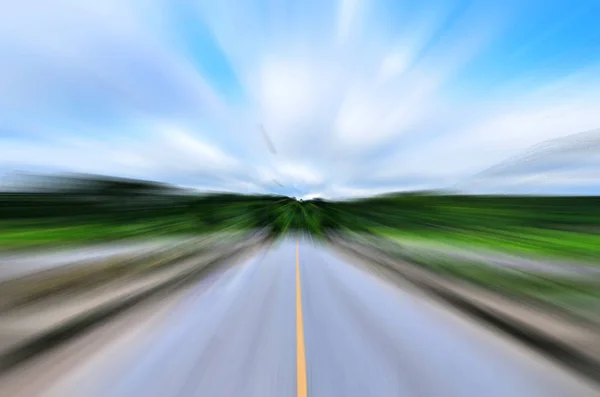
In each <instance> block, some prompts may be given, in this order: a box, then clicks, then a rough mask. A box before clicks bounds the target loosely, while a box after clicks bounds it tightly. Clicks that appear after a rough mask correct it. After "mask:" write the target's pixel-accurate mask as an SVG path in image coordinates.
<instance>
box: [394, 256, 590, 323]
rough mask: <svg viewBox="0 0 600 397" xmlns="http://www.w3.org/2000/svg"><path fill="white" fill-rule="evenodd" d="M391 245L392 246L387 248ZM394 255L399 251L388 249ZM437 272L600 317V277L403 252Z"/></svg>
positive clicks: (574, 312) (483, 286)
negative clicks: (537, 271) (569, 275)
mask: <svg viewBox="0 0 600 397" xmlns="http://www.w3.org/2000/svg"><path fill="white" fill-rule="evenodd" d="M388 249H389V248H388ZM388 253H389V254H390V255H392V256H397V255H398V253H393V252H391V251H388ZM402 259H404V260H409V261H410V262H412V263H415V264H417V265H419V266H422V267H425V268H428V269H430V270H432V271H434V272H436V273H437V274H440V275H443V276H446V277H450V278H454V279H458V280H462V281H464V282H467V283H470V284H473V285H476V286H478V287H482V288H485V289H488V290H493V291H496V292H499V293H502V294H504V295H507V296H511V297H513V298H517V299H520V300H523V301H524V302H527V301H529V302H540V303H544V304H546V305H550V306H553V307H555V308H557V309H560V310H563V311H565V312H568V313H570V314H572V315H576V316H580V317H583V318H588V319H594V320H596V321H600V317H599V315H598V313H600V278H595V279H594V278H591V279H590V278H583V279H571V278H570V279H566V278H562V277H560V276H551V275H540V274H534V273H529V272H524V271H520V270H517V269H508V268H499V267H494V266H489V265H486V264H484V263H478V262H475V261H465V260H456V259H450V258H447V257H445V258H441V257H431V256H427V257H424V256H423V257H421V256H418V255H414V254H412V255H410V256H409V255H406V254H404V255H402Z"/></svg>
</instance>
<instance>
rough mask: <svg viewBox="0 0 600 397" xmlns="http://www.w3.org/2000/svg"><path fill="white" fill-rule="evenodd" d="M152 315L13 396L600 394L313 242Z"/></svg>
mask: <svg viewBox="0 0 600 397" xmlns="http://www.w3.org/2000/svg"><path fill="white" fill-rule="evenodd" d="M298 275H299V277H298ZM148 312H149V313H147V314H145V315H140V316H138V317H139V318H137V319H136V320H135V321H130V323H127V324H123V325H121V326H120V328H119V329H118V330H116V331H115V330H113V333H112V334H111V335H112V336H111V337H110V338H105V340H103V342H102V343H101V344H99V346H98V347H97V348H95V349H92V348H91V347H90V346H92V345H93V343H85V339H84V340H83V341H81V340H80V341H76V342H74V343H79V344H80V345H79V346H80V347H79V348H76V349H75V350H76V351H79V356H80V357H78V358H77V359H76V360H75V359H73V358H71V361H72V362H71V363H69V364H67V363H65V362H64V361H60V360H58V359H55V360H54V361H53V360H52V359H51V356H49V357H48V358H47V359H46V360H47V364H46V365H47V366H54V369H53V370H54V372H49V373H51V374H52V375H51V376H48V375H47V376H46V377H45V378H44V376H43V375H42V374H39V377H40V378H39V379H38V380H37V385H38V386H37V387H35V388H34V387H30V388H24V387H21V388H20V389H19V390H18V391H17V390H16V389H15V388H16V387H17V386H13V390H12V391H11V394H10V395H11V396H24V395H26V394H23V393H28V394H27V395H35V396H43V397H82V396H85V397H137V396H139V397H176V396H177V397H193V396H215V397H216V396H219V397H230V396H236V397H238V396H244V397H254V396H256V397H287V396H290V397H292V396H297V397H305V396H310V397H366V396H370V397H379V396H381V397H384V396H385V397H390V396H406V397H417V396H418V397H470V396H473V397H481V396H486V397H496V396H498V397H506V396H510V397H520V396H523V397H536V396H540V397H553V396H556V397H558V396H565V397H567V396H568V397H579V396H596V395H598V394H596V391H595V390H594V389H593V388H592V386H591V385H589V384H588V383H586V382H585V381H584V380H582V379H579V378H578V377H576V376H575V375H573V374H571V373H569V372H567V371H565V370H563V369H562V368H560V367H558V366H557V365H556V364H553V363H550V362H548V361H545V360H544V359H542V358H541V357H540V356H538V355H536V354H535V353H533V352H530V351H528V350H527V349H525V348H524V347H522V346H520V345H517V344H515V343H514V342H512V341H510V340H508V339H507V338H505V337H504V336H502V335H501V334H499V333H496V332H494V331H493V330H490V329H487V328H484V327H483V326H481V325H479V324H477V323H475V322H473V321H472V320H470V319H468V318H466V317H463V316H462V315H460V314H459V313H457V312H454V311H452V310H450V309H448V308H445V307H442V306H441V305H440V304H439V303H436V302H434V301H431V300H429V299H427V298H426V297H424V296H422V295H421V294H420V293H418V292H416V291H412V290H410V289H409V288H407V289H399V288H397V287H394V286H392V285H388V284H387V283H386V282H384V281H382V280H380V279H379V278H377V277H376V276H374V275H371V274H369V273H367V272H366V271H364V270H362V269H361V268H359V267H356V266H354V265H352V264H349V263H347V262H346V261H344V260H343V259H341V258H340V257H337V256H335V255H334V253H333V252H332V251H329V250H327V249H325V248H322V247H318V246H314V245H312V244H311V243H308V242H300V243H299V244H297V243H296V241H294V240H287V241H284V242H282V243H280V244H279V245H277V246H275V247H273V248H272V249H270V250H269V251H266V252H263V253H261V254H260V255H258V256H257V257H254V258H252V259H249V260H246V261H245V262H244V263H242V264H240V265H238V266H234V267H231V268H229V269H227V270H224V271H222V272H220V273H218V274H216V275H214V276H212V279H211V280H210V283H208V282H207V281H206V280H205V281H203V282H202V283H199V284H198V285H197V286H195V287H193V288H190V289H187V290H186V291H184V292H182V293H180V294H178V295H177V296H175V297H171V298H170V299H169V300H168V304H167V303H165V304H164V305H163V306H162V307H161V308H160V310H158V309H157V310H155V311H152V310H149V311H148ZM144 316H146V317H144ZM96 344H98V343H96ZM85 349H89V351H86V350H85ZM63 354H64V353H63ZM72 354H73V355H77V353H76V352H74V353H72ZM53 363H54V364H53ZM61 366H62V368H61ZM37 371H41V370H40V369H38V370H37ZM14 376H17V378H18V376H19V373H16V374H13V377H14ZM34 376H35V375H34V374H27V373H26V372H23V373H22V374H21V381H25V382H27V380H30V382H35V380H34V379H33V378H34ZM42 378H44V379H42ZM12 381H13V383H14V382H15V379H13V380H12ZM0 382H2V380H1V379H0ZM14 385H18V382H16V383H14ZM4 392H7V390H4ZM0 394H2V388H0ZM7 395H8V394H7Z"/></svg>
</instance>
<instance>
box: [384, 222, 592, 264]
mask: <svg viewBox="0 0 600 397" xmlns="http://www.w3.org/2000/svg"><path fill="white" fill-rule="evenodd" d="M372 231H373V232H374V233H375V234H377V235H381V236H385V237H388V238H391V239H393V240H395V241H398V242H402V241H407V242H409V241H413V242H418V243H444V244H449V245H453V246H456V247H461V248H467V249H468V248H484V249H490V250H495V251H504V252H509V253H515V254H526V255H527V254H534V255H540V256H551V257H556V258H565V259H579V260H591V261H593V260H598V259H600V248H599V247H600V234H589V233H581V232H572V231H562V230H547V229H534V228H519V229H516V228H515V229H508V230H493V231H490V230H481V231H444V230H432V229H429V230H422V231H417V230H411V231H405V230H399V229H390V228H374V229H372Z"/></svg>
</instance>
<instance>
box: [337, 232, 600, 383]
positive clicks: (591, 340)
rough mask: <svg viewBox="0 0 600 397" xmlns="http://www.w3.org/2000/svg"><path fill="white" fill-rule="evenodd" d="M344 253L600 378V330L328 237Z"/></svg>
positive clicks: (390, 278) (393, 279)
mask: <svg viewBox="0 0 600 397" xmlns="http://www.w3.org/2000/svg"><path fill="white" fill-rule="evenodd" d="M329 241H330V243H331V244H332V245H333V247H334V248H337V249H338V250H339V251H341V252H342V253H348V254H351V255H352V256H353V257H354V258H359V259H362V260H364V265H365V266H367V267H370V269H369V270H371V271H373V272H375V273H379V275H380V276H382V277H383V278H385V279H386V280H389V281H391V282H406V281H408V282H409V283H411V284H413V285H415V286H416V287H418V288H419V289H420V290H423V291H425V292H427V293H428V294H430V295H432V296H434V297H436V298H438V299H441V300H442V301H443V302H446V303H448V304H450V305H452V306H454V307H456V308H458V309H459V310H461V311H463V312H465V313H467V314H469V315H471V316H473V317H475V318H476V319H479V320H480V321H483V322H485V323H488V324H491V325H493V326H494V327H495V328H497V329H500V330H502V331H504V332H505V333H507V334H509V335H511V336H512V337H514V338H516V339H517V340H519V341H521V342H524V343H526V344H527V345H528V346H530V347H532V348H534V349H535V350H537V351H539V352H541V353H543V354H544V355H546V356H547V357H550V358H552V359H554V360H556V361H558V362H560V363H561V364H563V365H566V366H568V367H570V368H572V369H574V370H576V371H577V372H579V373H581V374H583V375H585V376H586V377H588V378H590V379H592V380H594V381H596V382H600V330H599V329H598V328H597V327H594V326H593V325H592V324H590V323H585V322H582V321H573V319H571V318H566V317H564V316H561V315H560V314H559V313H556V312H554V311H552V310H544V309H543V308H542V307H533V306H529V305H525V304H524V303H523V302H520V301H518V300H515V299H512V298H510V297H508V296H505V295H502V294H499V293H495V292H492V291H489V290H486V289H484V288H480V287H477V286H475V285H471V284H467V283H462V282H460V281H459V280H453V279H449V278H447V277H443V276H440V275H438V274H436V273H435V272H433V271H430V270H428V269H425V268H422V267H419V266H418V265H415V264H412V263H410V262H407V261H403V260H400V259H398V258H394V257H392V256H391V255H388V254H386V252H384V251H383V250H381V249H378V248H376V247H373V246H370V245H367V244H365V243H359V242H355V241H349V240H346V239H344V238H343V237H340V236H330V237H329Z"/></svg>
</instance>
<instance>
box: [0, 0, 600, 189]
mask: <svg viewBox="0 0 600 397" xmlns="http://www.w3.org/2000/svg"><path fill="white" fill-rule="evenodd" d="M534 3H535V4H534ZM534 3H529V4H528V5H520V4H517V3H512V2H499V1H498V2H496V1H490V2H469V3H465V2H462V1H452V0H444V1H441V0H440V1H433V2H427V4H422V3H418V2H412V1H406V2H396V1H391V0H381V1H378V2H366V1H361V0H339V1H316V0H307V1H304V2H283V1H281V2H280V1H275V2H273V1H259V0H252V1H236V0H227V1H222V2H207V1H200V0H198V1H186V2H173V1H167V0H147V1H141V0H119V1H117V0H105V1H103V2H94V1H91V0H83V1H74V0H49V1H47V2H43V3H40V2H33V1H31V0H23V1H20V2H17V3H11V4H10V5H7V6H6V7H5V9H4V12H3V13H2V15H0V51H2V53H3V62H2V63H1V64H0V87H1V88H2V91H1V94H0V171H4V172H9V171H12V170H21V171H39V170H43V171H53V170H57V171H76V172H95V173H104V174H113V175H118V176H128V177H144V178H149V179H158V180H162V181H166V182H171V183H179V184H183V185H186V186H196V187H199V188H202V187H203V186H204V187H205V188H206V189H212V190H214V189H219V188H221V189H224V190H230V191H236V189H239V191H243V192H252V191H255V192H277V193H283V194H290V195H295V196H298V197H307V196H314V195H318V194H320V195H323V196H327V197H344V196H354V195H356V194H369V192H371V193H380V192H385V191H389V190H407V189H425V188H426V189H433V188H444V187H449V186H459V185H460V186H461V188H462V189H464V190H467V191H469V189H470V185H469V183H468V182H467V181H470V180H472V177H473V176H474V175H480V173H481V172H482V171H483V170H486V169H488V168H489V167H491V166H493V165H494V164H497V163H500V162H503V161H504V160H506V159H509V158H511V157H513V156H515V155H518V154H519V153H522V152H523V151H526V150H527V149H528V148H530V147H532V146H534V145H536V144H538V143H540V142H544V141H547V140H550V139H554V138H559V137H563V136H567V135H570V134H573V133H576V132H579V131H586V130H592V129H594V128H598V127H600V116H598V115H600V81H599V80H600V78H599V77H597V76H599V74H598V73H597V71H598V67H600V55H595V54H600V52H599V51H594V49H596V47H594V46H595V45H596V44H595V42H594V41H593V40H590V38H593V37H600V29H598V28H597V27H596V26H595V25H596V24H595V23H594V21H593V18H591V17H588V15H591V14H593V11H600V10H596V8H598V6H597V5H594V3H592V2H591V1H590V2H585V3H586V4H585V6H584V5H581V7H580V8H578V9H577V10H574V11H573V10H572V4H571V5H570V4H569V3H568V2H565V1H554V2H549V3H548V2H545V3H543V4H542V3H537V2H534ZM582 10H583V11H582ZM584 11H585V12H584ZM550 45H552V48H553V52H552V51H548V47H549V46H550ZM257 126H262V127H257ZM262 128H264V131H267V132H268V140H267V142H266V141H265V136H264V134H265V132H264V131H263V130H262ZM275 148H276V152H275ZM586 167H587V168H586V171H585V173H584V171H583V170H582V171H581V175H584V174H585V175H588V176H590V175H592V176H593V175H595V174H594V172H596V170H595V169H590V168H593V167H592V166H590V165H587V166H586ZM569 172H571V173H572V174H577V173H578V172H579V171H577V169H575V168H573V169H572V170H570V171H569ZM561 175H563V177H562V178H559V177H556V178H555V179H554V180H553V181H554V182H552V183H549V182H548V181H549V179H548V178H543V177H539V176H538V177H529V178H525V177H520V178H521V182H519V184H520V185H519V186H521V187H531V189H530V190H536V189H537V188H536V187H535V186H540V188H541V186H543V188H544V189H546V190H547V191H555V192H558V193H560V192H561V191H569V192H571V191H572V190H571V189H572V188H571V187H570V185H568V184H562V185H561V183H559V181H560V180H566V179H569V178H567V177H566V174H564V173H563V174H561ZM470 178H471V179H470ZM505 179H506V178H505ZM583 179H585V180H590V178H588V177H586V178H583ZM571 180H573V178H571ZM508 185H510V183H508V182H507V181H506V180H504V181H501V180H500V178H495V179H494V178H490V180H489V181H488V183H487V187H486V189H488V190H490V191H495V192H504V191H508V190H509V189H513V188H512V187H508ZM511 186H512V185H511ZM561 186H562V187H561ZM561 189H562V190H561ZM581 189H583V190H582V191H584V192H585V191H590V190H589V189H590V188H589V186H588V187H582V188H581ZM586 189H587V190H586ZM526 190H527V189H525V191H526Z"/></svg>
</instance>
